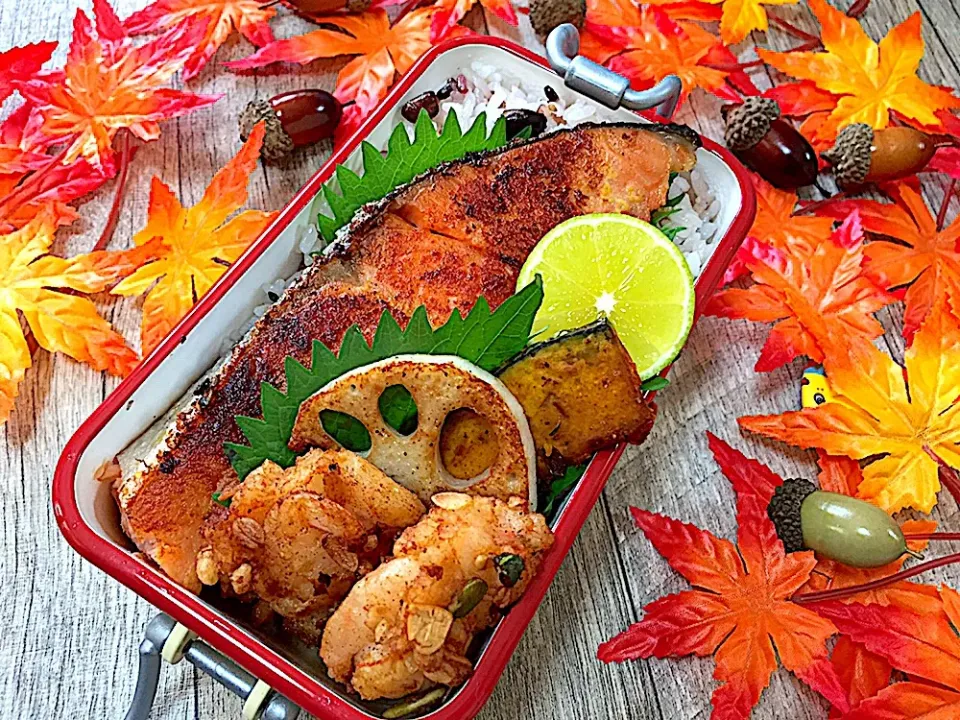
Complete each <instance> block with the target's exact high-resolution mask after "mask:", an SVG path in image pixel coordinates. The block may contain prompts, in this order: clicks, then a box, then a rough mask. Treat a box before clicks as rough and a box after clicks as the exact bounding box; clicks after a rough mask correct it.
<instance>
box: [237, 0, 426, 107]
mask: <svg viewBox="0 0 960 720" xmlns="http://www.w3.org/2000/svg"><path fill="white" fill-rule="evenodd" d="M437 12H438V8H436V7H427V8H421V9H420V10H414V11H413V12H411V13H408V14H407V15H406V16H404V17H403V19H401V20H400V22H398V23H397V24H396V25H393V26H391V25H390V20H389V19H388V17H387V13H386V11H385V10H382V9H379V8H377V9H373V10H369V11H367V12H365V13H363V14H361V15H332V16H330V17H326V18H320V19H318V20H317V23H320V24H322V25H325V26H328V25H332V26H335V27H336V28H337V29H336V30H332V29H328V28H327V27H323V28H321V29H320V30H314V31H313V32H309V33H307V34H305V35H298V36H296V37H292V38H288V39H286V40H277V41H276V42H273V43H270V44H269V45H267V46H265V47H263V48H261V49H260V50H258V51H257V52H255V53H254V54H253V55H251V56H250V57H247V58H243V59H241V60H234V61H232V62H228V63H225V65H227V66H228V67H231V68H233V69H236V70H246V69H250V68H257V67H263V66H264V65H269V64H271V63H275V62H292V63H300V64H301V65H305V64H307V63H309V62H311V61H313V60H316V59H317V58H332V57H337V56H339V55H358V56H359V57H356V58H354V59H353V60H351V61H350V62H348V63H347V64H346V65H345V66H344V67H343V69H342V70H341V71H340V73H339V74H338V75H337V88H336V90H335V91H334V95H336V96H337V99H338V100H340V102H342V103H348V102H355V103H356V108H357V111H359V114H360V115H361V116H366V115H367V114H369V113H370V112H371V111H372V110H373V109H374V108H375V107H376V106H377V105H378V104H379V103H380V101H381V100H382V99H383V98H384V96H385V95H386V94H387V91H388V90H389V89H390V86H391V85H393V81H394V79H395V78H396V76H397V74H400V75H403V74H404V73H405V72H406V71H407V70H409V69H410V66H411V65H412V64H413V63H414V61H415V60H416V59H417V58H418V57H420V55H422V54H423V53H424V52H426V50H427V49H428V48H429V47H430V23H431V21H432V19H433V16H434V15H435V14H436V13H437Z"/></svg>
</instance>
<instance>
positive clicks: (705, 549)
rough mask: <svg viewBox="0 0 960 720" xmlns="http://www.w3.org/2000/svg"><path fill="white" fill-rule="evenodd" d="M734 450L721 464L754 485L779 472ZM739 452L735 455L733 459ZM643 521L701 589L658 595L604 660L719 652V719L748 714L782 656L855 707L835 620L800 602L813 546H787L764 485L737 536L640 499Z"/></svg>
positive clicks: (745, 509)
mask: <svg viewBox="0 0 960 720" xmlns="http://www.w3.org/2000/svg"><path fill="white" fill-rule="evenodd" d="M712 442H713V443H714V444H715V445H716V446H717V447H721V448H722V449H723V450H724V452H723V453H718V454H717V455H716V458H717V462H718V464H719V465H720V469H721V470H722V471H723V473H724V475H726V476H727V477H728V478H729V479H730V481H731V482H732V483H733V484H734V487H735V488H737V487H741V486H749V483H750V482H751V480H750V479H751V478H752V476H754V475H756V474H758V473H759V474H760V475H764V474H771V475H772V473H770V471H769V470H767V469H766V468H764V467H763V466H762V465H760V464H759V463H753V462H752V461H751V462H748V463H747V464H741V463H740V462H739V459H744V460H745V458H743V456H741V455H739V454H736V455H734V454H733V453H735V451H733V450H732V448H729V446H726V445H725V444H723V443H722V442H721V441H719V440H717V439H716V438H713V439H712ZM735 457H736V458H737V460H736V461H735V464H729V462H728V460H730V459H731V458H735ZM631 512H632V513H633V518H634V520H635V522H636V523H637V526H638V527H639V528H640V529H641V530H642V531H643V532H644V534H645V535H646V536H647V538H648V539H649V540H650V541H651V542H652V543H653V545H654V547H656V548H657V550H658V551H659V552H660V554H661V555H663V556H664V557H665V558H666V559H667V562H669V563H670V566H671V567H672V568H673V569H674V570H676V571H677V572H678V573H680V574H681V575H683V576H684V577H685V578H686V579H687V580H688V581H689V582H690V584H691V585H693V586H694V589H692V590H687V591H684V592H681V593H678V594H676V595H670V596H667V597H663V598H660V599H659V600H656V601H654V602H653V603H651V604H650V605H647V607H645V608H644V617H643V619H642V620H641V621H640V622H638V623H635V624H634V625H632V626H631V627H630V628H629V629H627V630H626V631H624V632H623V633H621V634H620V635H618V636H617V637H615V638H613V639H612V640H609V641H607V642H605V643H603V644H602V645H601V646H600V648H599V650H598V651H597V657H598V658H599V659H600V660H602V661H604V662H621V661H623V660H630V659H637V658H650V657H659V658H664V657H683V656H687V655H697V656H700V657H704V656H709V655H713V656H714V662H715V665H716V669H715V671H714V677H715V678H716V679H717V680H718V681H720V683H721V685H720V687H719V688H717V689H716V691H714V693H713V697H712V699H711V702H712V704H713V708H714V710H713V715H712V717H713V718H715V719H719V718H724V719H725V720H726V719H729V720H733V719H734V718H742V719H745V718H748V717H749V715H750V711H751V710H752V708H753V707H754V705H756V703H757V701H758V700H759V699H760V695H761V693H762V692H763V689H764V688H765V687H766V686H767V684H768V683H769V681H770V676H771V674H772V673H773V672H774V670H776V669H777V667H778V660H777V658H778V656H779V664H782V665H783V666H784V667H786V668H787V669H788V670H790V671H792V672H793V673H794V674H795V675H797V676H798V677H799V678H801V679H802V680H803V681H804V682H806V683H807V684H808V685H809V686H810V687H812V688H813V689H814V690H816V691H817V692H819V693H821V694H822V695H823V696H824V697H826V698H827V699H828V700H830V702H832V703H833V704H834V705H836V706H837V707H840V708H842V709H846V708H847V706H848V705H847V698H846V691H845V690H844V687H843V685H842V684H841V683H840V680H839V678H838V677H837V674H836V671H835V670H834V668H833V666H832V665H831V664H830V661H829V660H828V659H827V649H826V645H825V643H826V641H827V640H828V639H829V638H830V637H831V636H832V635H833V634H834V632H835V628H834V627H833V625H832V624H831V623H829V622H827V621H825V620H824V619H823V618H821V617H819V616H818V615H817V614H816V613H814V612H812V611H811V610H808V609H806V608H804V607H801V606H799V605H797V604H795V603H793V602H791V601H790V597H791V596H792V595H793V593H794V592H796V590H797V589H799V588H800V587H801V586H802V585H803V584H804V583H805V582H806V581H807V579H808V578H809V576H810V572H811V571H812V570H813V568H814V565H815V564H816V560H815V559H814V557H813V553H809V552H802V553H791V554H790V555H787V554H786V553H785V552H784V550H783V545H782V543H781V542H780V541H779V539H778V538H777V535H776V532H775V530H774V528H773V523H771V522H770V520H769V518H768V517H767V514H766V505H765V504H763V503H762V502H760V500H759V498H758V497H757V496H756V495H755V494H751V493H740V492H738V493H737V523H738V526H739V529H738V531H737V544H736V545H734V544H733V543H732V542H730V541H728V540H723V539H720V538H717V537H715V536H714V535H711V534H710V533H708V532H705V531H703V530H700V529H699V528H697V527H694V526H693V525H688V524H685V523H682V522H679V521H677V520H672V519H670V518H667V517H664V516H662V515H657V514H655V513H650V512H647V511H645V510H639V509H637V508H631Z"/></svg>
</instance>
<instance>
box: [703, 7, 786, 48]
mask: <svg viewBox="0 0 960 720" xmlns="http://www.w3.org/2000/svg"><path fill="white" fill-rule="evenodd" d="M704 2H709V3H716V4H720V3H723V15H722V17H721V18H720V39H721V40H723V42H724V44H725V45H734V44H736V43H738V42H740V41H741V40H743V39H744V38H745V37H747V35H749V34H750V33H752V32H753V31H754V30H762V31H764V32H766V30H767V11H766V10H765V9H764V7H763V6H764V5H796V4H797V2H798V0H704Z"/></svg>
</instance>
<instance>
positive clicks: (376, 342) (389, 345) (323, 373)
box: [225, 276, 543, 480]
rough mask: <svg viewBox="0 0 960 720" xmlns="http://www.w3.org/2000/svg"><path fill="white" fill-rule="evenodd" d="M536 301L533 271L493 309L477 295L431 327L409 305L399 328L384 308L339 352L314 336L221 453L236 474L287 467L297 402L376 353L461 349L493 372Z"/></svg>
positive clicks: (525, 336)
mask: <svg viewBox="0 0 960 720" xmlns="http://www.w3.org/2000/svg"><path fill="white" fill-rule="evenodd" d="M541 302H543V283H542V282H541V280H540V278H539V276H538V277H537V278H536V280H534V281H533V282H532V283H530V284H529V285H527V286H526V287H525V288H523V289H522V290H521V291H520V292H518V293H517V294H515V295H513V296H511V297H510V298H508V299H507V300H506V301H505V302H504V303H503V304H501V305H500V307H498V308H497V309H496V310H494V311H492V312H491V310H490V306H489V304H488V303H487V301H486V300H485V299H484V298H480V299H479V300H478V301H477V304H476V305H474V307H473V309H472V310H471V311H470V312H469V313H468V314H467V316H466V317H463V316H462V315H461V314H460V313H459V312H458V311H454V313H453V315H451V317H450V319H449V320H448V321H447V322H446V323H445V324H443V325H442V326H440V327H439V328H436V329H434V328H433V327H431V326H430V321H429V320H428V319H427V311H426V308H424V307H422V306H421V307H418V308H417V309H416V310H415V311H414V313H413V316H412V317H411V318H410V322H409V323H408V324H407V327H406V329H401V328H400V326H399V325H398V324H397V321H396V320H395V319H394V318H393V316H392V315H390V313H387V312H384V314H383V315H382V316H381V317H380V323H379V324H378V326H377V330H376V333H375V334H374V338H373V344H372V345H368V344H367V341H366V340H365V339H364V337H363V335H362V334H361V332H360V329H359V328H358V327H357V326H355V325H354V326H353V327H351V328H350V329H349V330H347V332H346V334H345V335H344V336H343V341H342V342H341V344H340V353H339V355H336V354H334V353H333V352H331V351H330V350H329V349H328V348H327V347H326V346H325V345H324V344H323V343H321V342H319V341H317V340H315V341H314V343H313V352H312V359H311V362H310V367H309V368H306V367H304V366H303V365H301V364H300V363H299V362H297V361H296V360H294V359H293V358H292V357H288V358H287V359H286V360H285V362H284V372H285V374H286V380H287V391H286V392H282V391H280V390H277V389H276V388H275V387H273V386H272V385H270V384H268V383H263V384H262V385H261V398H260V404H261V409H262V412H263V417H262V418H252V417H246V416H243V415H238V416H237V418H236V421H237V425H238V426H239V427H240V430H241V431H242V432H243V434H244V436H245V437H246V439H247V442H249V443H250V444H249V445H243V444H240V443H226V445H225V450H226V453H227V457H229V458H230V462H231V464H232V465H233V468H234V470H236V472H237V475H239V476H240V479H241V480H242V479H243V478H245V477H246V476H247V475H248V474H249V473H250V472H251V471H252V470H254V469H255V468H257V467H259V466H260V464H261V463H263V461H264V460H273V461H274V462H275V463H277V464H278V465H280V466H282V467H290V466H291V465H293V463H294V462H295V461H296V455H295V454H294V452H293V451H292V450H291V449H290V448H289V447H287V443H288V442H289V441H290V435H291V433H292V432H293V425H294V422H295V421H296V419H297V412H298V411H299V409H300V404H301V403H302V402H303V401H304V400H306V399H307V398H309V397H310V396H311V395H313V394H314V393H315V392H317V391H318V390H320V388H322V387H323V386H324V385H326V384H327V383H328V382H330V381H331V380H333V379H335V378H338V377H340V376H341V375H343V374H344V373H347V372H349V371H351V370H354V369H356V368H358V367H362V366H363V365H369V364H370V363H373V362H377V361H378V360H384V359H386V358H389V357H393V356H394V355H405V354H409V353H421V354H427V355H459V356H460V357H462V358H465V359H467V360H469V361H470V362H472V363H473V364H475V365H478V366H479V367H481V368H483V369H484V370H488V371H493V370H494V369H496V368H497V367H499V366H500V365H501V363H503V361H504V360H506V359H507V358H510V357H513V356H514V355H516V354H517V353H518V352H520V351H521V350H523V348H524V347H525V346H526V344H527V342H528V341H529V340H530V329H531V328H532V326H533V318H534V316H535V315H536V314H537V310H538V309H539V308H540V303H541Z"/></svg>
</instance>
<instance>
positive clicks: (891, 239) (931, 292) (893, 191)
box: [824, 182, 960, 343]
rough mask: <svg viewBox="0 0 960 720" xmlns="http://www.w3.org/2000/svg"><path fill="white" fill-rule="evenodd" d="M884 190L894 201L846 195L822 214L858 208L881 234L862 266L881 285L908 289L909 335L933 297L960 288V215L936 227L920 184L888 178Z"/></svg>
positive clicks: (870, 227)
mask: <svg viewBox="0 0 960 720" xmlns="http://www.w3.org/2000/svg"><path fill="white" fill-rule="evenodd" d="M883 190H884V192H885V193H886V194H887V195H889V196H890V197H891V198H893V200H894V204H893V205H890V204H887V203H880V202H877V201H875V200H862V199H858V200H846V201H840V202H837V203H831V204H828V205H827V206H826V207H825V208H824V212H825V213H829V214H831V215H835V216H840V215H844V214H846V213H848V212H850V211H851V210H854V209H856V210H857V211H858V212H859V213H860V217H861V219H862V221H863V229H864V230H866V231H867V232H870V233H874V234H876V235H882V236H883V238H881V239H879V240H877V241H875V242H871V243H870V244H869V245H867V246H866V248H865V250H864V254H865V255H866V258H867V263H866V271H867V273H868V274H869V275H870V276H871V277H873V278H875V280H876V282H877V283H878V284H879V285H881V286H882V287H884V288H886V289H888V290H892V289H894V288H906V293H905V294H904V297H903V299H904V301H905V303H906V309H905V310H904V313H903V336H904V337H905V338H906V340H907V342H908V343H909V342H911V341H912V340H913V336H914V334H916V332H917V330H918V329H919V328H920V325H921V324H922V323H923V321H924V319H925V318H926V317H927V315H928V314H929V313H930V309H931V308H932V307H933V306H934V304H935V302H936V301H937V298H938V297H940V296H942V295H944V294H946V293H948V292H951V291H956V290H958V289H960V252H957V247H958V244H960V216H958V217H957V218H956V219H954V221H953V223H951V224H950V225H949V226H947V227H945V228H943V229H938V228H937V220H936V218H934V217H933V215H932V214H931V212H930V210H929V209H928V208H927V205H926V203H925V202H924V200H923V196H922V195H921V194H920V191H919V187H913V186H911V184H910V183H907V182H901V183H890V184H886V185H884V186H883Z"/></svg>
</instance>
